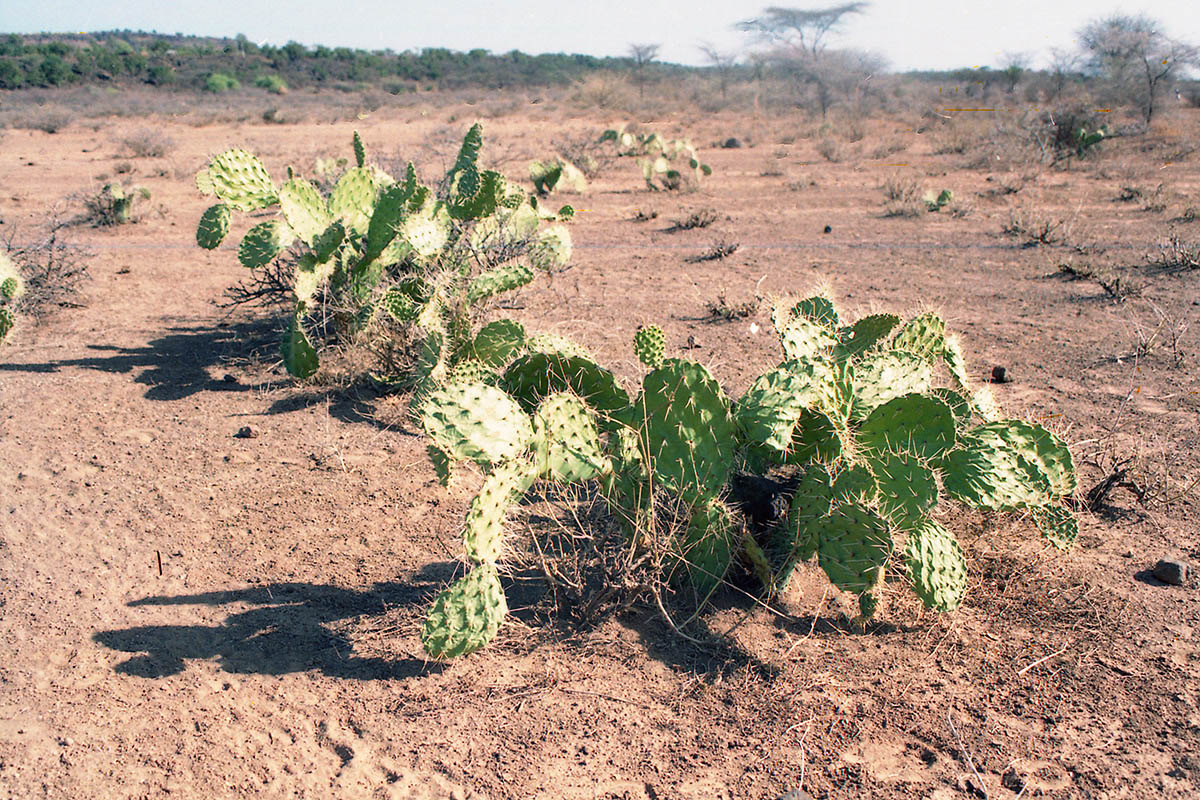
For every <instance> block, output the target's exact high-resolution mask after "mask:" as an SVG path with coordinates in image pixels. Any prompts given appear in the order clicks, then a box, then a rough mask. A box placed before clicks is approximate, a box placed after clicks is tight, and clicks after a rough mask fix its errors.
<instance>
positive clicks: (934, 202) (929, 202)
mask: <svg viewBox="0 0 1200 800" xmlns="http://www.w3.org/2000/svg"><path fill="white" fill-rule="evenodd" d="M921 201H922V202H924V203H925V210H927V211H941V210H942V209H943V208H945V207H946V206H948V205H950V204H951V203H953V202H954V192H952V191H950V190H949V189H942V191H940V192H938V193H937V194H934V193H933V192H926V193H925V194H924V196H922V197H921Z"/></svg>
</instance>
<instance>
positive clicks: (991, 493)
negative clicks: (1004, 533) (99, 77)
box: [941, 420, 1076, 511]
mask: <svg viewBox="0 0 1200 800" xmlns="http://www.w3.org/2000/svg"><path fill="white" fill-rule="evenodd" d="M960 444H961V447H959V448H958V449H955V450H953V451H951V452H950V453H949V454H948V455H947V456H946V457H945V458H944V459H943V460H942V464H941V468H942V472H943V484H944V486H945V488H946V491H947V492H949V493H950V494H951V495H952V496H954V497H957V498H958V499H960V500H962V501H963V502H965V503H968V504H970V505H973V506H977V507H980V508H988V509H993V510H1005V511H1008V510H1013V509H1017V508H1024V507H1033V506H1042V505H1046V504H1047V503H1048V502H1049V501H1050V500H1051V499H1053V498H1054V497H1062V496H1065V495H1067V494H1070V493H1072V492H1074V491H1075V487H1076V481H1075V467H1074V462H1073V461H1072V459H1071V453H1070V451H1069V450H1067V448H1066V445H1064V444H1063V443H1062V442H1061V441H1059V440H1058V439H1057V438H1056V437H1055V436H1054V435H1053V434H1051V433H1050V432H1049V431H1047V430H1046V429H1044V428H1042V427H1040V426H1038V425H1032V424H1030V423H1028V422H1021V421H1019V420H1003V421H1000V422H989V423H985V424H983V425H979V426H977V427H975V428H972V429H971V430H969V431H967V432H966V433H964V434H963V436H962V437H961V442H960Z"/></svg>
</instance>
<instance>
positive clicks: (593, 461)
mask: <svg viewBox="0 0 1200 800" xmlns="http://www.w3.org/2000/svg"><path fill="white" fill-rule="evenodd" d="M533 430H534V447H535V449H536V451H537V458H536V461H537V465H538V472H539V473H540V474H541V475H543V476H545V477H547V478H549V479H551V480H559V481H566V482H568V483H570V482H574V481H586V480H590V479H592V478H595V477H597V476H599V475H601V474H603V473H604V472H607V471H608V469H609V466H608V460H607V459H606V458H605V457H604V454H603V453H602V452H601V450H600V431H599V429H598V427H597V425H596V418H595V416H594V415H593V414H592V411H591V410H590V409H589V408H588V407H587V405H586V404H584V402H583V401H582V400H580V399H579V398H578V397H576V396H575V395H573V394H571V393H570V392H556V393H554V394H552V395H550V396H549V397H547V398H546V399H545V400H543V401H542V402H541V405H539V406H538V409H537V412H536V413H535V414H534V416H533Z"/></svg>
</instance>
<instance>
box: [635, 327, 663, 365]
mask: <svg viewBox="0 0 1200 800" xmlns="http://www.w3.org/2000/svg"><path fill="white" fill-rule="evenodd" d="M666 349H667V337H666V334H664V333H663V329H662V328H660V327H658V326H657V325H643V326H642V327H640V328H638V329H637V333H636V334H634V336H633V352H634V355H636V356H637V358H638V361H640V362H642V366H644V367H647V368H649V369H658V368H659V367H660V366H662V362H663V356H664V354H665V353H666Z"/></svg>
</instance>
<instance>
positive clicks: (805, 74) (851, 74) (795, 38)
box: [737, 2, 883, 117]
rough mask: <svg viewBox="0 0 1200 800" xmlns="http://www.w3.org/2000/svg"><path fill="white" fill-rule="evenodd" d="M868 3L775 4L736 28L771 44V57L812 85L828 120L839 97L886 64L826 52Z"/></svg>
mask: <svg viewBox="0 0 1200 800" xmlns="http://www.w3.org/2000/svg"><path fill="white" fill-rule="evenodd" d="M869 5H870V4H869V3H862V2H855V3H843V4H841V5H837V6H828V7H826V8H814V9H802V8H781V7H778V6H771V7H769V8H766V9H764V10H763V13H762V16H759V17H755V18H753V19H748V20H744V21H742V22H739V23H738V24H737V27H738V29H740V30H742V31H745V32H746V33H749V34H751V35H753V36H754V37H756V38H757V39H758V40H759V41H760V42H763V43H765V44H768V45H769V46H770V47H771V50H770V51H769V53H768V57H769V59H770V60H771V61H772V62H773V63H774V64H775V65H776V66H777V67H778V68H779V69H780V71H781V72H782V73H783V74H785V75H787V76H789V77H790V78H792V79H793V80H795V81H796V82H797V83H800V84H802V85H805V86H808V87H811V88H812V90H813V92H814V94H815V99H816V103H817V105H818V107H819V108H820V109H821V116H822V117H824V116H825V114H826V113H827V112H828V111H829V108H830V106H831V105H832V104H833V102H834V100H835V99H836V96H837V95H838V94H839V93H841V94H845V95H847V96H849V95H850V94H851V93H853V92H854V91H856V90H857V89H859V88H860V87H861V86H862V85H863V84H864V82H865V81H866V80H867V79H869V78H870V77H871V75H873V74H874V73H875V72H877V71H878V70H880V69H882V67H883V61H882V59H880V58H879V57H877V56H874V55H872V54H869V53H863V52H860V51H855V50H827V49H826V44H827V42H826V37H827V36H828V35H829V34H830V33H831V32H833V31H835V30H837V29H838V28H839V27H840V26H841V25H842V24H843V22H844V21H845V18H846V17H848V16H850V15H852V14H861V13H863V12H864V11H865V10H866V9H867V7H868V6H869Z"/></svg>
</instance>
